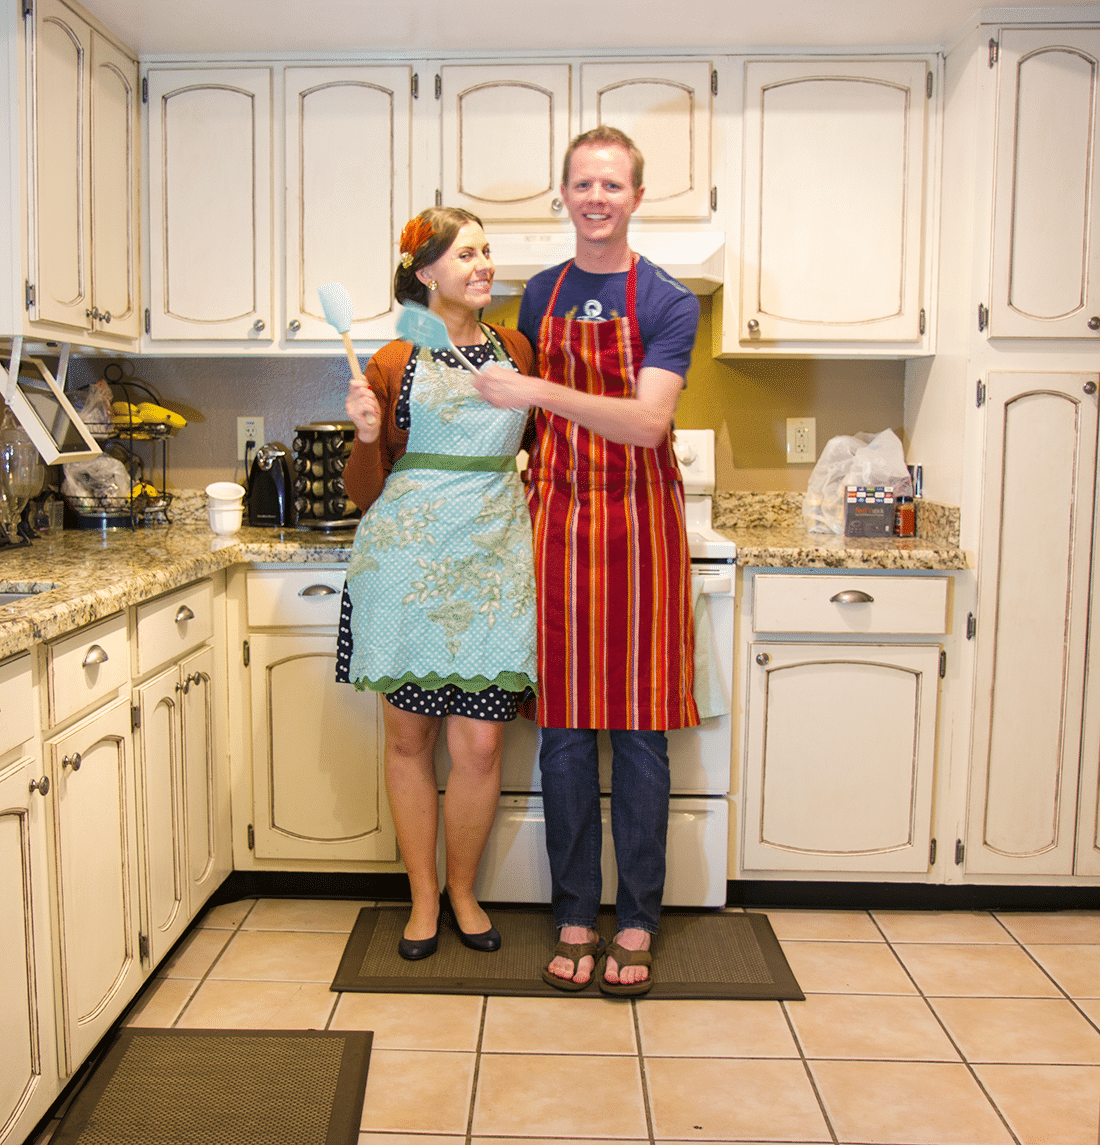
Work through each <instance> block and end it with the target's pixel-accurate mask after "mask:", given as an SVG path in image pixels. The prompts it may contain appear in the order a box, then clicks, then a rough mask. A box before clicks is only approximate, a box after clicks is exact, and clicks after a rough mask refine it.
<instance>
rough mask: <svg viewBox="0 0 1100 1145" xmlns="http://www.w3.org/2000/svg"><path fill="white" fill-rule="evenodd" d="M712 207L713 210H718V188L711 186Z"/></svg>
mask: <svg viewBox="0 0 1100 1145" xmlns="http://www.w3.org/2000/svg"><path fill="white" fill-rule="evenodd" d="M710 209H711V210H712V211H717V210H718V188H717V187H711V189H710Z"/></svg>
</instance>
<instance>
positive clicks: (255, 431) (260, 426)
mask: <svg viewBox="0 0 1100 1145" xmlns="http://www.w3.org/2000/svg"><path fill="white" fill-rule="evenodd" d="M250 441H251V442H252V448H251V449H249V448H248V443H249V442H250ZM264 444H265V441H264V419H263V418H262V417H239V418H237V460H238V461H244V460H245V453H246V452H247V454H248V457H249V458H251V457H252V456H253V454H255V452H256V450H257V449H259V448H260V446H261V445H264Z"/></svg>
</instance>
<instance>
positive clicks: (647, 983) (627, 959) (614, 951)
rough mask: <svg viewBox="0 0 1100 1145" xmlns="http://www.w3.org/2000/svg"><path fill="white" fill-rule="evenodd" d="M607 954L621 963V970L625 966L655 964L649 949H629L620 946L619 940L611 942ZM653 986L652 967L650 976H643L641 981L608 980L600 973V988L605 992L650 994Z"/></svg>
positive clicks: (631, 995) (622, 996)
mask: <svg viewBox="0 0 1100 1145" xmlns="http://www.w3.org/2000/svg"><path fill="white" fill-rule="evenodd" d="M605 953H606V954H607V955H609V956H610V957H611V958H614V959H615V961H616V962H617V963H618V964H619V969H620V970H621V969H622V968H623V967H624V966H649V967H651V968H652V966H653V955H652V954H651V953H650V952H649V951H648V950H627V948H626V947H625V946H620V945H619V944H618V943H617V942H609V943H608V945H607V950H606V951H605ZM652 988H653V971H652V969H650V972H649V977H648V978H643V979H642V981H641V982H608V980H607V979H606V978H605V977H604V976H603V975H602V974H601V975H600V990H601V991H602V992H603V993H604V994H610V995H613V996H618V997H620V998H625V997H637V996H638V995H640V994H648V993H649V991H650V990H651V989H652Z"/></svg>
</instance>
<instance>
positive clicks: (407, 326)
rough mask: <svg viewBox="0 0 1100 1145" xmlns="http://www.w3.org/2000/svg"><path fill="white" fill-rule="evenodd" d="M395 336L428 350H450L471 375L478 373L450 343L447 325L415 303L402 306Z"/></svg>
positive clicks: (467, 359)
mask: <svg viewBox="0 0 1100 1145" xmlns="http://www.w3.org/2000/svg"><path fill="white" fill-rule="evenodd" d="M397 336H398V338H403V339H404V340H405V341H406V342H412V343H414V344H415V345H417V346H427V347H428V349H430V350H450V352H451V353H452V354H454V356H455V357H456V358H457V359H458V360H459V361H460V362H461V363H462V364H463V365H464V366H465V367H466V369H467V370H469V371H470V373H471V374H476V373H477V372H478V369H477V366H474V365H472V364H471V362H470V360H469V358H467V357H466V355H465V354H463V353H462V351H461V350H460V349H459V348H458V347H457V346H456V345H455V344H454V343H453V342H452V341H451V335H450V333H449V332H448V330H447V323H446V322H444V321H443V319H442V318H440V317H439V315H438V314H433V313H432V312H431V311H430V310H427V309H426V308H425V307H423V306H419V305H417V303H415V302H406V303H404V304H403V305H402V307H401V313H400V314H399V315H398V316H397Z"/></svg>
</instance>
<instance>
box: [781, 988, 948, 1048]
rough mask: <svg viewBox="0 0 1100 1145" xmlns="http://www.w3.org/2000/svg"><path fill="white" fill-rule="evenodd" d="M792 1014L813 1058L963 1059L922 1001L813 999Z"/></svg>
mask: <svg viewBox="0 0 1100 1145" xmlns="http://www.w3.org/2000/svg"><path fill="white" fill-rule="evenodd" d="M787 1013H788V1014H789V1015H790V1017H791V1021H792V1022H793V1023H794V1027H795V1030H796V1032H797V1034H798V1038H799V1041H800V1042H801V1043H802V1049H803V1051H804V1052H805V1054H806V1056H807V1057H808V1058H867V1059H872V1060H873V1059H883V1060H892V1061H949V1062H957V1061H958V1060H959V1054H958V1052H957V1051H956V1049H955V1047H954V1046H952V1044H951V1040H950V1039H949V1038H948V1037H947V1035H946V1034H945V1033H944V1032H943V1028H942V1027H941V1026H940V1024H939V1022H937V1021H936V1016H935V1015H934V1014H933V1013H932V1011H931V1010H929V1008H928V1003H927V1002H925V1000H924V999H923V998H919V997H915V996H914V997H899V996H896V995H891V994H878V995H875V994H808V995H807V996H806V1001H805V1002H791V1003H789V1004H788V1006H787Z"/></svg>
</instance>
